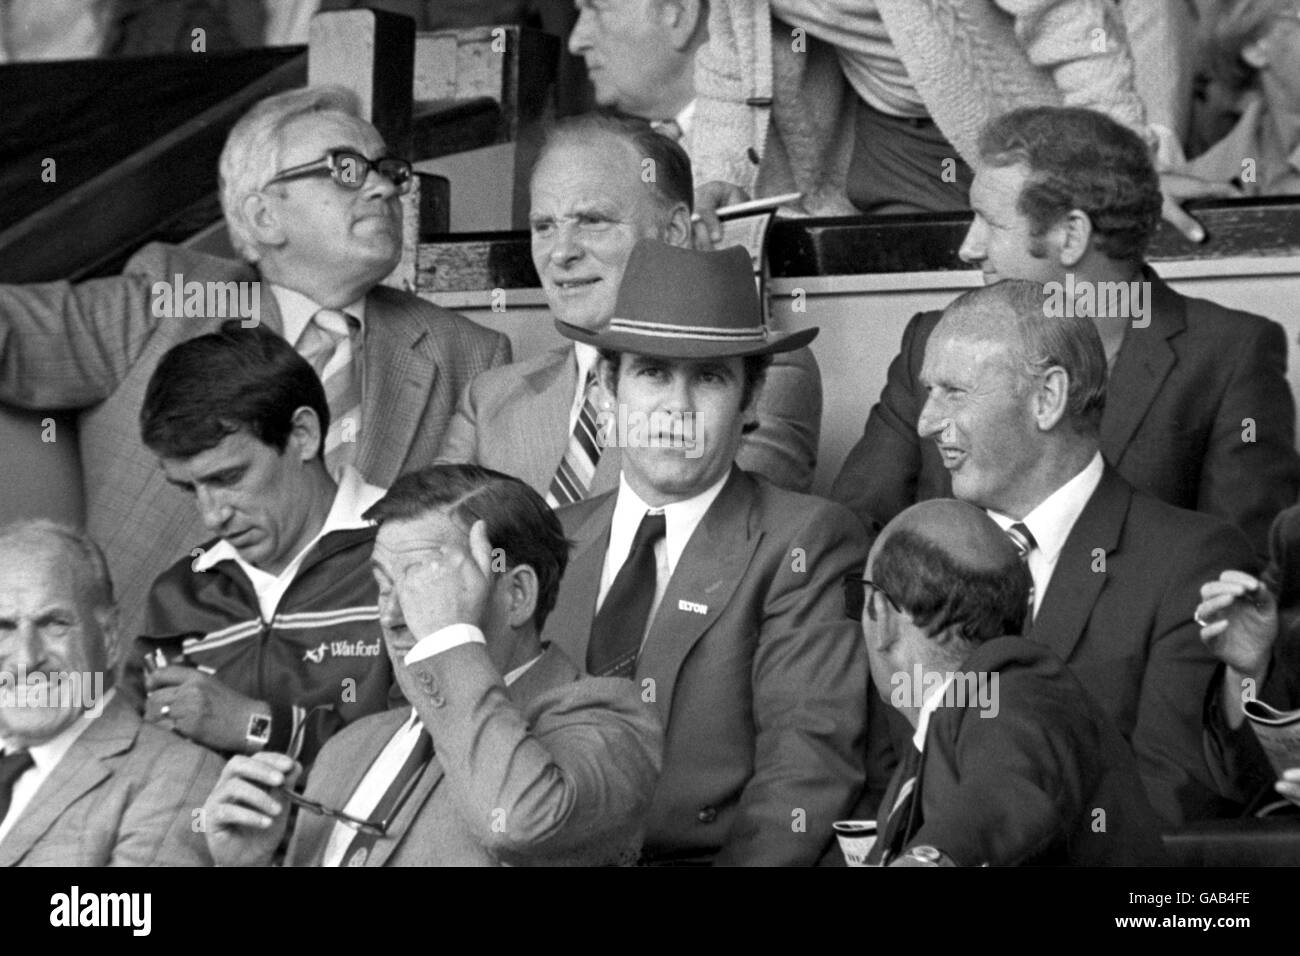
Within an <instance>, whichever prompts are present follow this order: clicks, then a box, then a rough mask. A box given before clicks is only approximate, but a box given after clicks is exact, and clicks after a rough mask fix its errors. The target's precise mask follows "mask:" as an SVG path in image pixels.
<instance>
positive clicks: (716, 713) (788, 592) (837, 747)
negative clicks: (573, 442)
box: [546, 468, 867, 865]
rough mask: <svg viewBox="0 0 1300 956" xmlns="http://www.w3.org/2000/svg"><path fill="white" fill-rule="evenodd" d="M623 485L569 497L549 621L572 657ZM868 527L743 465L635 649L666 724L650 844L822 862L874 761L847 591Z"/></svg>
mask: <svg viewBox="0 0 1300 956" xmlns="http://www.w3.org/2000/svg"><path fill="white" fill-rule="evenodd" d="M616 497H617V493H616V492H615V493H611V494H606V495H601V496H599V497H596V498H589V499H587V500H586V501H583V502H580V503H578V504H575V505H571V506H569V507H567V508H562V509H560V511H559V515H560V521H561V523H562V524H563V525H564V531H565V534H566V536H567V537H568V538H569V539H570V540H571V541H573V551H572V557H571V559H570V561H569V567H568V572H567V573H566V574H565V576H564V580H563V582H561V585H560V597H559V602H558V604H557V606H556V609H555V611H554V612H553V613H552V614H551V618H550V620H549V621H548V622H547V626H546V633H547V635H548V636H549V637H550V638H551V639H552V640H553V641H555V642H556V643H557V644H559V645H560V646H561V647H563V648H564V649H565V651H566V652H567V653H568V654H569V656H570V657H572V658H573V659H574V660H577V661H585V660H586V659H587V645H588V644H589V643H590V640H591V623H592V618H593V617H594V614H595V606H596V596H597V591H598V589H599V585H600V575H601V568H602V566H603V564H604V561H605V550H606V547H607V545H608V543H609V531H610V522H611V520H612V517H613V512H614V503H615V499H616ZM863 540H864V536H863V533H862V529H861V527H860V526H859V525H858V523H857V521H855V520H854V519H853V516H852V515H851V514H849V513H848V512H847V511H845V510H844V509H843V508H841V507H839V506H838V505H834V504H831V503H830V502H827V501H823V500H822V499H820V498H815V497H812V496H809V495H800V494H795V493H794V492H789V491H784V490H782V489H780V488H777V487H775V486H774V485H771V484H769V483H768V482H766V481H764V480H762V479H760V478H755V477H754V476H751V475H749V474H747V473H746V472H744V471H742V470H740V469H739V468H736V469H733V470H732V473H731V476H730V478H729V479H728V480H727V483H726V484H725V485H724V486H723V488H722V491H721V492H720V493H719V494H718V497H717V498H715V499H714V501H713V504H712V505H710V506H709V510H708V511H707V512H705V515H704V517H703V519H702V520H701V521H700V524H699V526H698V527H697V528H696V529H695V533H694V534H693V535H692V536H691V539H690V541H689V542H688V543H687V545H686V549H685V550H684V551H683V552H682V555H681V558H680V559H679V560H678V562H677V567H676V568H675V570H674V572H673V576H672V579H671V580H670V581H669V582H668V585H667V590H666V591H665V593H664V596H663V600H662V602H661V604H660V605H659V609H658V611H657V612H656V613H655V616H654V619H653V620H652V621H651V623H650V628H649V631H648V632H647V635H646V639H645V643H644V645H643V646H642V651H641V656H640V659H639V660H638V661H637V667H636V681H637V683H638V685H639V686H640V688H641V693H642V696H643V697H645V698H646V699H649V700H653V702H654V704H655V706H656V707H657V708H658V710H659V713H660V714H661V715H662V717H663V720H664V724H665V726H666V728H667V740H666V744H665V748H664V769H663V774H662V776H661V777H660V780H659V788H658V790H657V791H656V792H655V796H654V803H653V805H652V806H651V809H650V819H649V823H648V826H647V832H646V840H645V857H646V858H647V860H649V861H672V860H697V861H710V860H711V861H712V862H714V863H720V864H721V863H745V864H767V865H777V864H811V863H814V862H816V861H817V860H818V858H819V857H820V856H821V854H822V853H823V852H824V851H825V850H826V849H827V848H828V847H829V846H830V842H831V840H832V830H831V824H832V823H833V822H834V821H835V820H838V819H842V818H843V817H844V816H845V811H847V810H848V809H849V808H850V807H851V806H853V804H854V801H855V799H856V798H857V796H858V792H859V790H860V789H861V786H862V780H863V775H864V767H863V763H864V755H863V749H862V748H863V745H864V742H865V736H864V735H865V716H866V714H865V708H866V696H865V694H864V693H863V690H864V688H865V686H866V679H867V666H866V649H865V646H864V645H863V642H862V634H861V627H860V625H858V624H856V623H854V622H853V621H850V620H848V619H846V618H845V616H844V604H843V598H842V596H841V594H842V592H841V579H842V578H843V576H844V575H845V574H847V573H849V572H850V571H855V570H857V571H860V570H861V568H862V565H863V563H864V561H865V559H866V550H865V548H864V545H863ZM688 602H689V603H688ZM700 605H703V606H704V608H705V610H704V611H702V612H701V611H700V609H699V606H700Z"/></svg>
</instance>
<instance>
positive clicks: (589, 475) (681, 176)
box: [439, 113, 822, 505]
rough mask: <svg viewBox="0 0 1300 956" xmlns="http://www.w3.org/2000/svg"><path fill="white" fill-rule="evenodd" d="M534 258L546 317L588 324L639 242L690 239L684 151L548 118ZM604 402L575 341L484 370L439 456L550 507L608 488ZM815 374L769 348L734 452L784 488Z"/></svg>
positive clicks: (613, 471)
mask: <svg viewBox="0 0 1300 956" xmlns="http://www.w3.org/2000/svg"><path fill="white" fill-rule="evenodd" d="M530 189H531V200H532V207H531V212H530V214H529V219H530V222H531V225H532V246H533V264H534V265H535V266H536V267H537V274H538V275H539V276H540V277H541V280H542V290H543V291H544V292H545V293H546V301H547V303H548V304H549V305H550V308H551V312H552V313H553V314H554V315H555V318H556V319H557V320H559V321H561V322H565V323H568V324H569V325H576V326H579V327H581V328H585V329H590V330H593V331H594V330H597V329H600V328H602V327H603V326H604V325H605V324H606V323H608V322H609V321H610V319H611V318H613V317H614V302H615V298H616V296H617V295H618V289H619V285H620V283H621V282H622V279H623V272H624V269H625V268H626V267H627V262H628V257H629V256H630V255H631V253H632V248H633V247H634V246H635V245H636V244H637V242H638V241H641V240H645V239H658V240H660V241H662V242H666V243H669V244H670V245H674V246H682V247H689V246H690V245H691V241H692V240H691V203H692V201H693V199H692V197H693V191H692V187H691V167H690V161H689V160H688V159H687V158H686V154H685V153H684V152H683V151H682V149H681V147H680V146H678V145H677V144H676V143H674V142H672V141H671V140H670V139H669V138H668V137H666V136H660V135H659V134H657V133H655V132H654V131H653V130H652V129H651V128H650V126H649V124H647V123H646V122H645V121H643V120H639V119H626V118H618V117H613V116H605V115H602V114H594V113H593V114H586V115H583V116H577V117H573V118H571V119H568V120H566V121H564V122H562V123H560V124H559V125H558V126H557V127H556V128H555V129H554V130H553V131H552V132H551V134H550V136H549V138H548V140H547V142H546V144H545V145H544V146H543V148H542V152H541V155H540V156H539V157H538V160H537V166H536V167H535V168H534V170H533V175H532V181H531V186H530ZM608 401H610V398H609V396H607V395H605V394H604V393H603V392H602V391H601V389H600V386H599V381H598V377H597V375H596V350H595V349H594V348H591V347H589V346H588V345H587V344H585V343H582V342H578V343H576V344H575V345H565V346H564V347H563V348H559V349H554V350H552V351H549V352H546V353H544V354H542V355H539V356H537V357H535V358H532V359H527V360H525V361H522V362H516V363H515V364H513V365H507V366H503V367H501V368H497V369H490V370H489V371H488V373H485V374H482V375H480V376H478V377H477V378H476V379H475V380H474V382H473V384H472V385H471V386H470V387H469V388H468V389H467V390H466V392H465V395H464V396H463V398H462V400H461V402H460V405H459V406H458V407H457V410H456V415H455V417H454V418H453V419H452V421H451V423H450V424H449V425H448V426H447V436H446V439H445V440H444V442H443V446H442V450H441V452H440V453H439V454H440V457H442V458H444V459H445V460H447V461H468V462H475V463H477V464H480V465H486V466H488V467H491V468H497V469H499V470H501V471H504V472H507V473H509V474H512V475H517V476H518V477H520V478H522V479H523V480H524V481H526V482H528V484H529V485H531V486H532V487H533V488H535V489H536V490H537V491H538V493H540V494H543V495H546V496H547V500H548V501H550V502H551V503H552V504H553V505H565V504H570V503H572V502H575V501H581V500H583V499H584V498H586V497H588V496H590V495H596V494H600V493H602V492H605V491H609V490H610V489H612V488H614V487H615V486H616V485H617V484H618V473H619V466H620V463H621V461H622V450H621V449H620V448H618V447H617V446H610V447H605V446H604V445H602V444H601V442H600V437H601V436H600V435H599V434H598V430H597V429H595V428H594V427H593V426H592V424H591V422H592V421H593V420H594V419H595V418H596V417H597V416H598V415H599V414H600V413H601V412H602V411H603V410H605V403H606V402H608ZM821 414H822V389H821V373H820V372H819V371H818V368H817V362H816V359H814V358H813V354H812V352H810V351H809V350H808V349H806V348H803V349H796V350H794V351H792V352H789V353H785V354H782V355H778V356H776V358H775V359H774V360H773V362H772V367H771V368H769V369H768V373H767V384H766V385H765V386H764V388H763V391H762V394H761V395H760V396H759V401H758V407H757V414H756V416H755V420H754V421H753V422H752V423H750V424H749V425H748V426H747V433H746V435H745V437H744V439H743V441H742V442H741V445H740V450H739V457H738V462H739V464H740V466H741V467H742V468H745V469H746V470H748V471H753V472H756V473H758V474H760V475H762V476H763V477H764V478H767V479H768V480H769V481H771V482H773V483H774V484H776V485H780V486H781V487H783V488H790V489H793V490H796V491H807V490H808V489H809V488H810V487H811V486H812V479H813V472H814V470H815V469H816V465H817V442H818V439H819V436H820V430H821Z"/></svg>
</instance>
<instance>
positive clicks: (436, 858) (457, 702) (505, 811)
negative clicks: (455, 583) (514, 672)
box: [288, 644, 663, 866]
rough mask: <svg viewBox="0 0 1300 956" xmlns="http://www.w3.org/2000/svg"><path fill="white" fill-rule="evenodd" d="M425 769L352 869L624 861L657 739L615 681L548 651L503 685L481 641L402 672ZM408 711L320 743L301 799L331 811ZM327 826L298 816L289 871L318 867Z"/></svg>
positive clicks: (657, 751) (646, 799)
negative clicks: (420, 731)
mask: <svg viewBox="0 0 1300 956" xmlns="http://www.w3.org/2000/svg"><path fill="white" fill-rule="evenodd" d="M411 669H412V670H413V671H414V672H415V677H416V680H417V681H418V682H419V685H420V687H421V688H423V690H424V693H423V694H421V695H419V699H417V700H415V701H414V702H413V703H414V706H415V708H416V710H417V711H418V712H419V714H420V720H421V722H422V723H423V724H424V726H425V728H426V729H427V730H428V731H429V734H430V736H431V737H432V738H433V745H434V750H435V755H434V759H433V760H432V761H430V763H429V765H428V766H427V767H426V768H425V769H424V771H423V773H422V774H421V776H420V778H419V780H418V781H417V783H416V784H415V789H414V790H412V792H411V795H410V796H409V797H408V798H407V800H406V802H405V804H403V805H402V806H401V808H400V809H399V811H398V814H397V817H396V818H395V819H394V821H393V825H392V828H391V830H390V833H389V834H388V835H387V836H384V837H381V838H380V839H379V840H378V841H377V842H376V843H375V844H374V846H373V847H372V849H371V851H370V853H369V855H368V856H367V858H366V861H365V865H366V866H499V865H502V864H512V865H527V864H534V865H535V864H543V865H557V864H603V863H620V862H625V863H626V862H633V861H635V860H636V858H637V854H638V852H639V851H640V847H641V838H642V833H643V830H644V826H645V814H646V811H647V810H648V809H649V806H650V796H651V794H652V793H653V792H654V787H655V781H656V779H657V777H658V775H659V765H660V760H661V754H662V748H663V731H662V726H661V724H660V722H659V719H658V717H657V715H656V714H655V711H654V708H653V707H651V706H650V705H648V704H645V703H643V702H642V701H641V699H640V697H639V695H638V693H637V689H636V686H635V685H634V684H633V683H632V682H631V681H627V680H619V679H615V678H595V677H586V676H584V675H583V674H582V672H581V671H580V670H579V669H578V668H577V667H576V666H575V665H574V664H573V662H572V661H571V660H569V659H568V658H567V657H566V656H565V655H564V653H563V652H562V651H560V650H559V649H558V648H555V647H551V648H548V649H547V650H546V652H545V653H544V654H543V655H542V657H541V659H539V660H538V661H537V663H535V664H534V665H533V666H532V667H531V668H529V669H528V670H527V671H526V672H524V674H523V675H522V676H521V677H520V678H519V679H518V680H517V681H515V682H514V683H513V684H512V685H510V687H509V688H507V687H506V685H505V683H504V682H503V681H502V679H501V675H500V674H499V673H498V672H497V670H496V668H495V667H493V665H492V663H491V661H490V660H489V659H488V655H487V649H486V647H485V646H484V645H482V644H462V645H460V646H459V647H454V648H452V649H450V650H447V651H444V652H443V653H441V654H436V655H434V656H433V657H431V658H428V659H426V660H423V661H420V662H418V663H416V664H414V665H412V668H411ZM409 715H410V711H408V710H406V709H405V708H402V709H400V710H390V711H388V712H386V713H383V714H374V715H372V716H370V717H365V718H362V719H361V720H359V721H357V722H356V723H354V724H351V725H350V726H348V727H347V728H345V729H344V730H343V731H341V732H340V733H338V734H337V735H335V736H334V737H332V738H331V739H330V741H329V743H327V744H326V745H325V748H324V749H323V750H322V751H321V752H320V756H319V757H318V758H317V759H316V763H315V765H314V766H313V767H312V771H311V776H310V778H309V779H308V782H307V791H306V792H307V795H308V796H310V797H312V798H314V799H316V800H319V801H321V802H322V803H324V804H325V805H326V806H331V807H342V806H344V805H346V804H347V801H348V800H349V799H350V798H351V796H352V793H353V792H354V791H355V790H356V788H357V786H358V785H359V784H360V783H361V780H362V778H363V777H364V776H365V774H366V771H367V770H369V768H370V765H371V764H372V763H374V761H375V759H376V758H377V757H378V756H379V754H380V751H382V750H383V749H384V746H385V745H386V744H387V743H388V741H389V740H390V739H391V738H392V736H393V734H394V733H395V732H396V731H397V730H398V728H400V727H401V725H402V724H403V723H405V721H406V719H407V717H408V716H409ZM333 828H334V822H333V821H332V820H330V819H328V818H325V817H322V816H320V815H317V814H310V813H303V814H302V815H300V816H299V818H298V824H297V827H296V828H295V830H294V835H293V840H292V842H291V843H290V845H289V856H288V862H289V864H290V865H292V866H319V865H320V863H321V862H322V860H323V859H324V855H325V849H326V846H327V845H328V843H329V837H330V833H331V831H332V830H333Z"/></svg>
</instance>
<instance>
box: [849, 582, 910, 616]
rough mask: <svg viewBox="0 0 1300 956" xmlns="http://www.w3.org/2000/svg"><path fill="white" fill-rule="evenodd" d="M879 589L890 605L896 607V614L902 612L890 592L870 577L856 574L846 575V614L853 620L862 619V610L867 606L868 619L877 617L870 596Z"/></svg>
mask: <svg viewBox="0 0 1300 956" xmlns="http://www.w3.org/2000/svg"><path fill="white" fill-rule="evenodd" d="M872 591H879V592H880V594H881V596H882V597H883V598H884V599H885V600H886V601H888V602H889V606H890V607H892V608H893V609H894V613H895V614H901V613H902V610H901V609H900V608H899V606H898V602H897V601H895V600H894V599H893V598H892V597H890V596H889V592H888V591H886V590H885V589H884V588H882V587H881V586H880V585H879V584H877V583H876V582H874V581H872V580H871V579H870V578H863V577H859V576H858V575H856V574H846V575H844V616H845V617H847V618H849V620H852V621H861V620H862V611H863V609H864V608H865V609H866V612H867V620H869V621H874V620H875V619H876V611H875V605H874V604H873V603H871V602H870V601H869V600H868V598H869V597H870V592H872Z"/></svg>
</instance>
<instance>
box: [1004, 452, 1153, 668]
mask: <svg viewBox="0 0 1300 956" xmlns="http://www.w3.org/2000/svg"><path fill="white" fill-rule="evenodd" d="M1132 497H1133V489H1132V488H1130V487H1129V486H1128V485H1127V484H1126V483H1125V482H1124V480H1123V479H1122V478H1120V477H1119V475H1118V473H1116V472H1115V471H1114V470H1113V469H1112V468H1111V467H1110V465H1107V466H1106V469H1105V471H1103V472H1102V476H1101V483H1100V484H1098V485H1097V490H1096V491H1094V492H1093V493H1092V497H1091V498H1089V499H1088V503H1087V504H1086V505H1084V508H1083V511H1082V512H1080V514H1079V519H1078V520H1077V521H1075V523H1074V527H1073V528H1072V529H1071V530H1070V535H1069V537H1068V538H1066V539H1065V545H1064V547H1062V548H1061V556H1060V558H1058V559H1057V562H1056V570H1055V571H1053V572H1052V579H1051V580H1050V581H1049V582H1048V584H1047V593H1046V594H1044V595H1043V602H1042V604H1041V605H1040V606H1039V609H1038V614H1037V616H1036V617H1035V618H1034V622H1033V626H1032V628H1031V629H1030V630H1029V632H1028V633H1029V634H1032V636H1033V638H1034V640H1036V641H1038V642H1039V643H1041V644H1045V645H1047V646H1048V647H1050V648H1051V649H1052V650H1053V651H1055V652H1056V654H1057V656H1059V657H1060V658H1061V660H1063V661H1066V662H1068V661H1069V660H1070V655H1071V654H1072V653H1073V652H1074V647H1075V645H1076V644H1078V643H1079V638H1080V637H1082V636H1083V631H1084V628H1085V626H1086V625H1087V623H1088V618H1089V617H1090V616H1091V615H1092V608H1093V606H1094V605H1095V604H1096V603H1097V597H1098V595H1100V594H1101V589H1102V588H1103V587H1105V585H1106V573H1105V572H1104V571H1094V570H1093V567H1094V565H1095V563H1096V560H1097V557H1098V555H1097V554H1096V553H1095V552H1096V550H1097V549H1098V548H1100V549H1102V550H1103V551H1104V552H1105V554H1106V555H1110V554H1111V553H1112V552H1114V551H1115V549H1116V548H1118V547H1119V539H1120V533H1121V532H1122V531H1123V529H1124V519H1125V517H1126V516H1127V515H1128V506H1129V502H1130V501H1131V500H1132Z"/></svg>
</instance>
